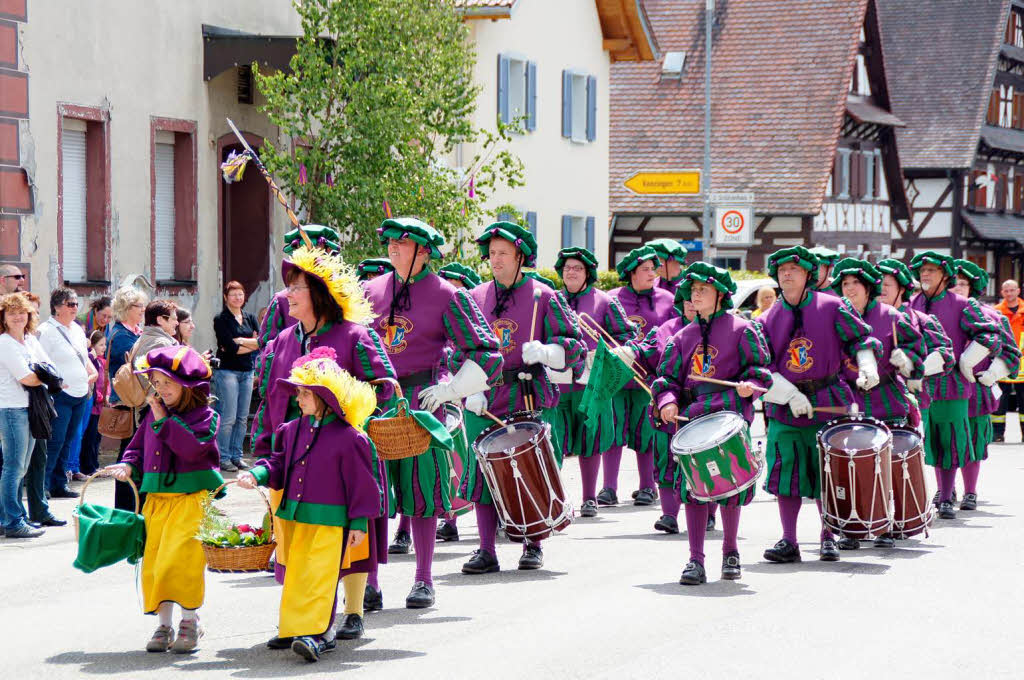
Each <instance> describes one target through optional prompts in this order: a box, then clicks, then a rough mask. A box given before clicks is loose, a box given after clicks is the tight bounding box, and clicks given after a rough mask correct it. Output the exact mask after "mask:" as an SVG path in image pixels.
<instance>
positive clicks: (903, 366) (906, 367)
mask: <svg viewBox="0 0 1024 680" xmlns="http://www.w3.org/2000/svg"><path fill="white" fill-rule="evenodd" d="M889 363H890V364H892V365H893V366H895V367H896V370H898V371H899V372H900V374H901V375H903V377H904V378H909V377H910V374H911V372H912V371H913V370H914V362H913V361H911V360H910V357H908V356H907V353H906V352H904V351H903V350H902V349H900V348H899V347H897V348H895V349H894V350H893V351H892V353H891V354H890V355H889Z"/></svg>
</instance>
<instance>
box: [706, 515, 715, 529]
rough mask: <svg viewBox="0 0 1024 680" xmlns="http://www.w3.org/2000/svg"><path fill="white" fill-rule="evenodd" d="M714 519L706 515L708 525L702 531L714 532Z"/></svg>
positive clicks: (713, 516)
mask: <svg viewBox="0 0 1024 680" xmlns="http://www.w3.org/2000/svg"><path fill="white" fill-rule="evenodd" d="M715 519H716V518H715V515H708V525H707V526H706V527H704V529H705V530H706V531H714V530H715Z"/></svg>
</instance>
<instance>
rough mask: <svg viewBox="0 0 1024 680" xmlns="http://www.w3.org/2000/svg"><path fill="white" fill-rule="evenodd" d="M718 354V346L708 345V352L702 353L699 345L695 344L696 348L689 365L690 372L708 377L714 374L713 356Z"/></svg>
mask: <svg viewBox="0 0 1024 680" xmlns="http://www.w3.org/2000/svg"><path fill="white" fill-rule="evenodd" d="M717 356H718V348H717V347H715V346H714V345H708V353H707V354H704V352H702V351H701V347H700V345H698V346H697V350H696V351H695V352H694V353H693V362H692V365H691V366H690V372H691V373H693V374H694V375H699V376H703V377H705V378H710V377H712V376H713V375H714V374H715V365H714V361H715V357H717Z"/></svg>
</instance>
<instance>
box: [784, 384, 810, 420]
mask: <svg viewBox="0 0 1024 680" xmlns="http://www.w3.org/2000/svg"><path fill="white" fill-rule="evenodd" d="M789 411H790V413H792V414H793V417H794V418H799V417H800V416H807V417H808V418H810V417H811V416H812V415H813V414H814V407H812V406H811V400H810V399H808V398H807V395H806V394H804V393H803V392H801V391H799V390H797V393H796V395H794V396H793V398H792V399H790V400H789Z"/></svg>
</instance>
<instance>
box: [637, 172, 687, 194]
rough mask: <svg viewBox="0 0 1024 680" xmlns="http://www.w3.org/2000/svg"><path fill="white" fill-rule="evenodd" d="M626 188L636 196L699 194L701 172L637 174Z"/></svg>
mask: <svg viewBox="0 0 1024 680" xmlns="http://www.w3.org/2000/svg"><path fill="white" fill-rule="evenodd" d="M625 186H626V188H627V189H629V190H630V191H632V192H633V193H636V194H699V193H700V170H665V171H661V172H636V173H633V175H632V176H631V177H630V178H629V179H627V180H626V182H625Z"/></svg>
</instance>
